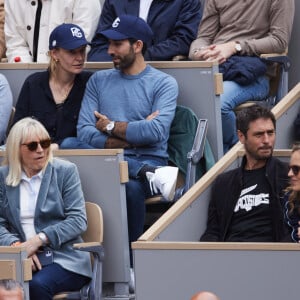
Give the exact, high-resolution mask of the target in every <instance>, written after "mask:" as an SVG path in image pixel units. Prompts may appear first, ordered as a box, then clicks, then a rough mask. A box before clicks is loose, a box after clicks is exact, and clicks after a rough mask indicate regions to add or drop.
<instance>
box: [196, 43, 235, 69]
mask: <svg viewBox="0 0 300 300" xmlns="http://www.w3.org/2000/svg"><path fill="white" fill-rule="evenodd" d="M235 53H236V50H235V42H228V43H224V44H219V45H210V46H208V47H205V48H201V49H199V50H196V51H195V52H194V60H202V61H203V60H204V61H214V60H217V61H218V63H219V64H221V63H223V62H225V61H226V59H227V58H229V57H230V56H232V55H234V54H235Z"/></svg>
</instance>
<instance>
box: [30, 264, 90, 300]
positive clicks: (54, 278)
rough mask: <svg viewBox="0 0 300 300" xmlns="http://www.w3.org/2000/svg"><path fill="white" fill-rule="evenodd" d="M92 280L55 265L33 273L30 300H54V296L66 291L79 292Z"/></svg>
mask: <svg viewBox="0 0 300 300" xmlns="http://www.w3.org/2000/svg"><path fill="white" fill-rule="evenodd" d="M89 281H90V278H88V277H85V276H82V275H79V274H76V273H73V272H70V271H67V270H65V269H64V268H62V267H61V266H60V265H58V264H56V263H53V264H51V265H48V266H45V267H43V268H42V270H40V271H38V272H36V273H33V276H32V280H31V281H30V282H29V294H30V300H48V299H49V300H52V298H53V296H54V295H55V294H57V293H60V292H65V291H78V290H79V289H80V288H81V287H83V286H84V285H85V284H87V283H88V282H89Z"/></svg>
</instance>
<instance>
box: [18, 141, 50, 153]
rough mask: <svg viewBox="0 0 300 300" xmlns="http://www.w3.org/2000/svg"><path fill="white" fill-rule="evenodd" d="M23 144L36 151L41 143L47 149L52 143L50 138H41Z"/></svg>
mask: <svg viewBox="0 0 300 300" xmlns="http://www.w3.org/2000/svg"><path fill="white" fill-rule="evenodd" d="M22 145H24V146H27V148H28V150H29V151H35V150H36V149H37V147H38V146H39V145H41V147H42V148H43V149H47V148H49V147H50V145H51V140H49V139H47V140H41V141H39V142H30V143H27V144H22Z"/></svg>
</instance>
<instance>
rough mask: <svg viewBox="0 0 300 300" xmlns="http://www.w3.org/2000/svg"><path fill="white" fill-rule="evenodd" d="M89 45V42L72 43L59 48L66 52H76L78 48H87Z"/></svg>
mask: <svg viewBox="0 0 300 300" xmlns="http://www.w3.org/2000/svg"><path fill="white" fill-rule="evenodd" d="M87 45H89V43H88V41H75V42H74V41H72V42H70V43H64V44H63V45H61V46H58V47H59V48H63V49H65V50H74V49H77V48H80V47H82V46H87Z"/></svg>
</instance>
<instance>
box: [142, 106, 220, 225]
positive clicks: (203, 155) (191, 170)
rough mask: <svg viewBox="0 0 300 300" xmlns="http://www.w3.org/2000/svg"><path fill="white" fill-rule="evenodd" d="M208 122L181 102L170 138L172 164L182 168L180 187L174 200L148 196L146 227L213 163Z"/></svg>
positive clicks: (170, 159)
mask: <svg viewBox="0 0 300 300" xmlns="http://www.w3.org/2000/svg"><path fill="white" fill-rule="evenodd" d="M207 126H208V121H207V120H206V119H200V120H199V119H198V117H197V116H196V115H195V113H194V112H193V111H192V110H191V109H190V108H188V107H185V106H181V105H178V106H177V107H176V113H175V117H174V120H173V122H172V125H171V129H170V137H169V140H168V154H169V165H171V166H177V167H178V168H179V175H178V179H177V188H176V191H175V197H174V200H173V201H172V202H169V201H166V200H165V199H164V198H163V197H162V196H160V195H158V196H154V197H151V198H148V199H146V210H147V216H146V227H148V226H150V225H151V224H152V223H153V221H155V220H156V219H157V217H159V216H160V215H161V214H162V213H163V212H164V211H165V210H166V209H168V208H169V207H170V206H171V205H172V204H173V203H174V202H176V201H177V200H178V199H179V198H180V197H181V196H182V195H183V194H184V193H185V192H186V191H187V190H188V189H189V188H190V187H191V186H192V185H193V184H194V183H195V182H196V181H197V180H198V179H199V178H200V177H201V176H202V175H203V174H204V173H205V172H206V171H207V170H208V169H210V168H211V167H212V166H213V165H214V163H215V160H214V157H213V154H212V151H211V148H210V145H209V143H208V141H207V139H206V133H207Z"/></svg>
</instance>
